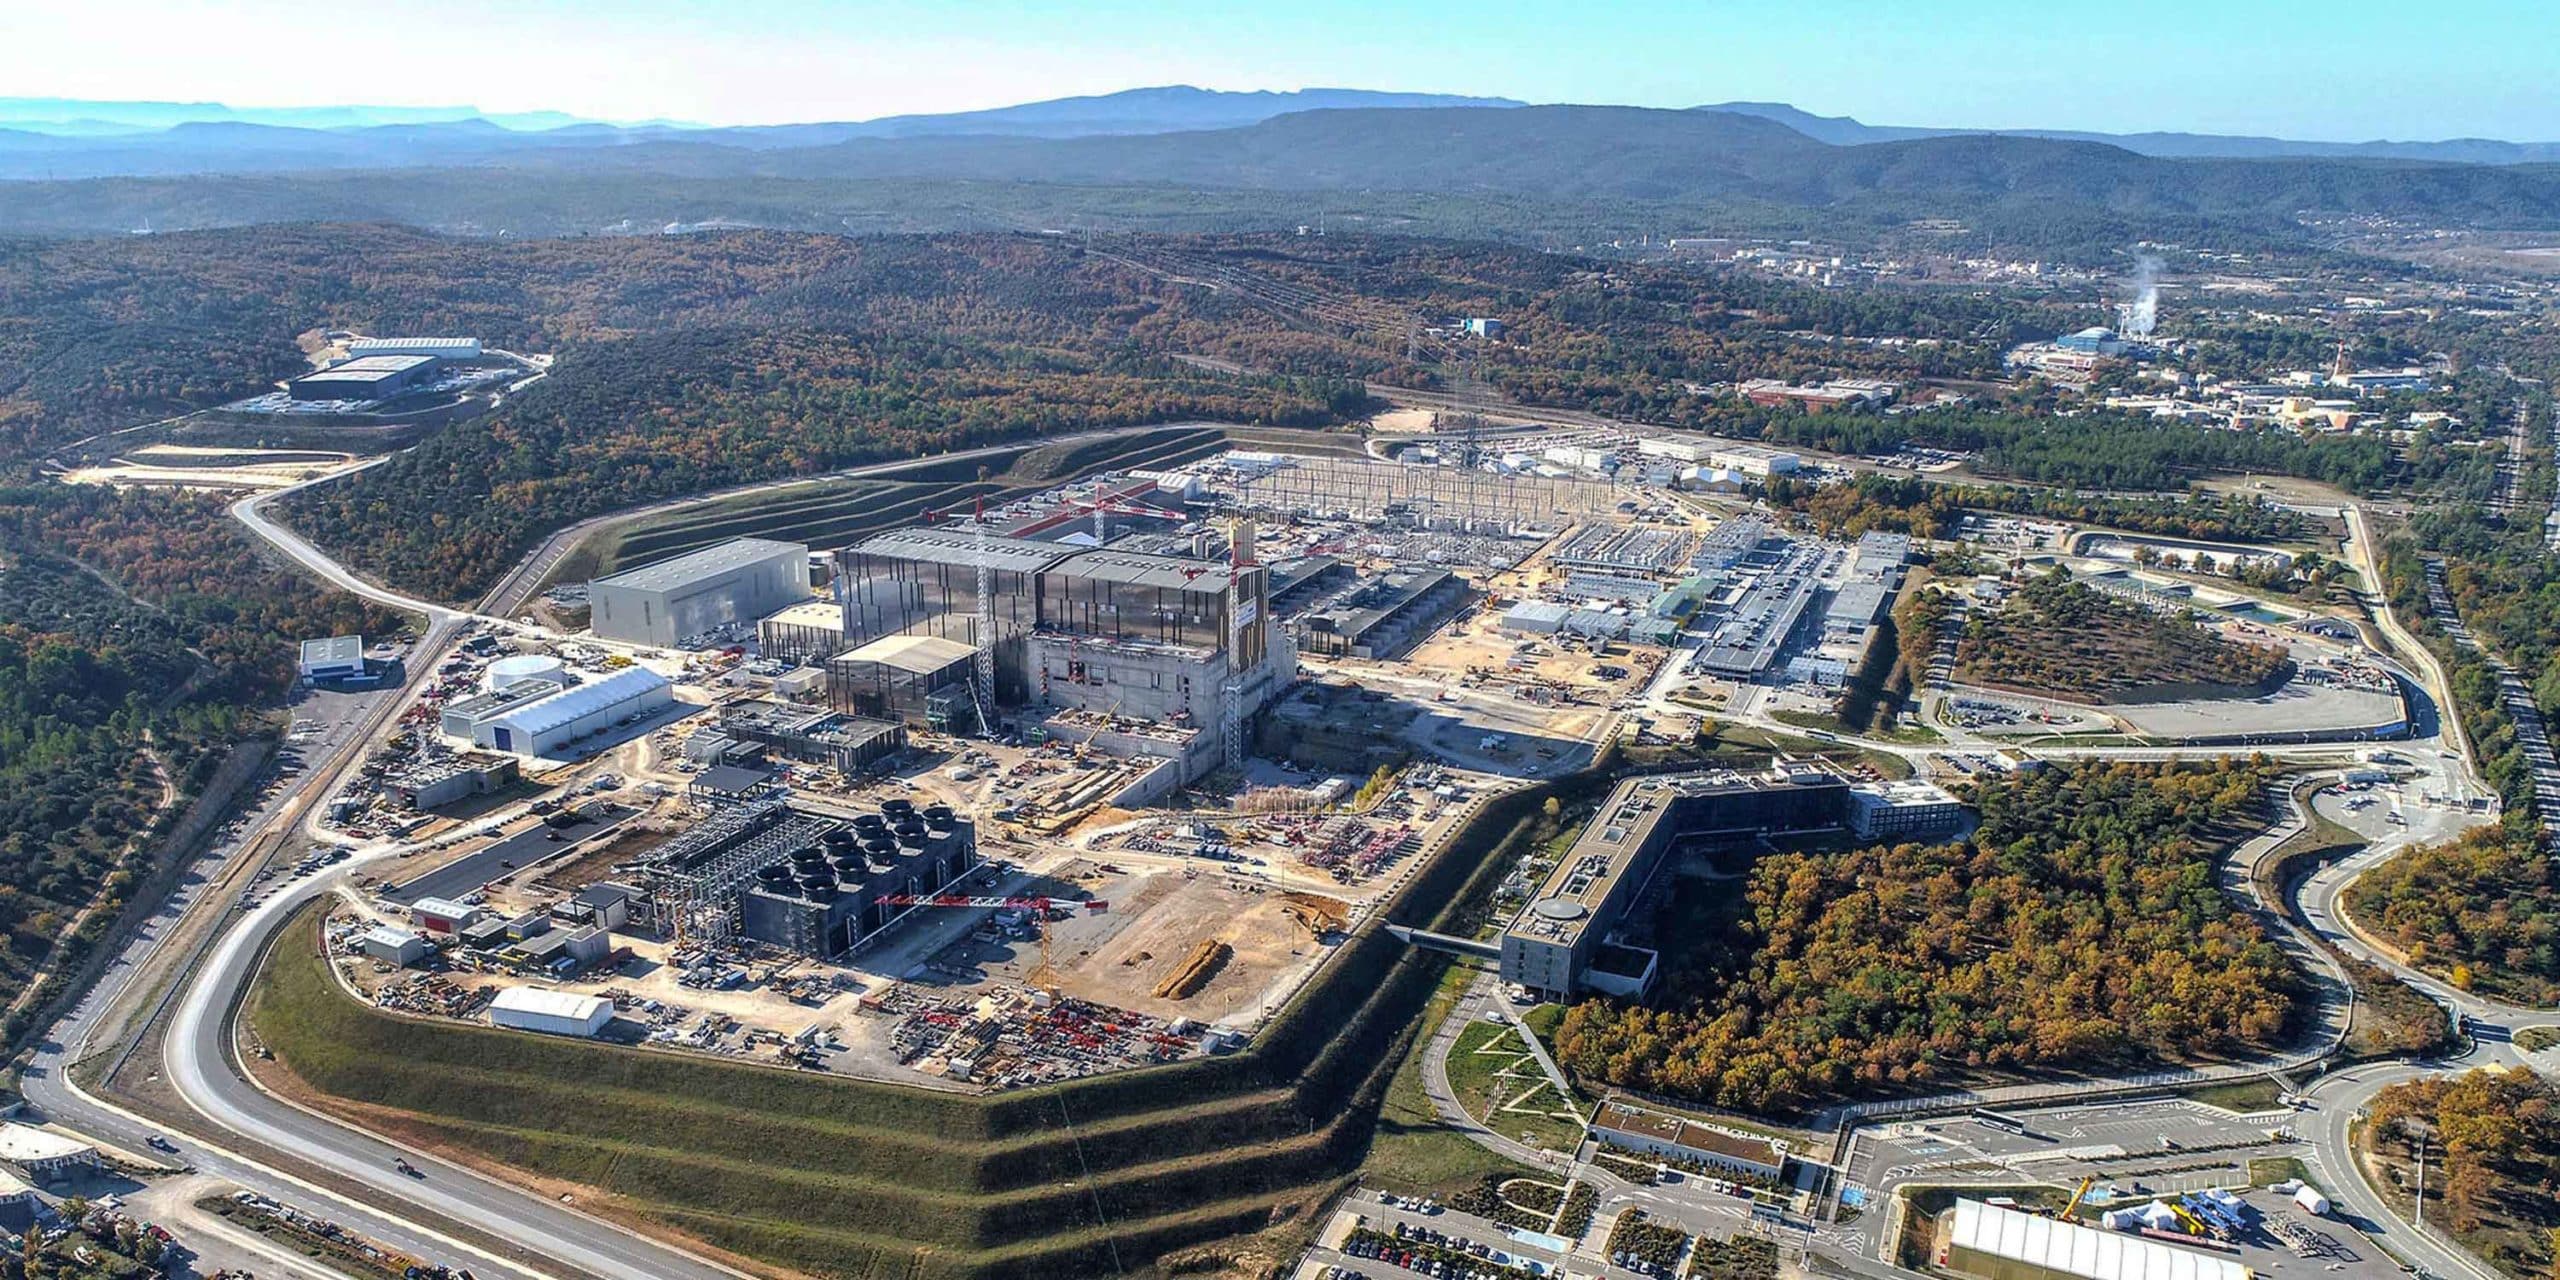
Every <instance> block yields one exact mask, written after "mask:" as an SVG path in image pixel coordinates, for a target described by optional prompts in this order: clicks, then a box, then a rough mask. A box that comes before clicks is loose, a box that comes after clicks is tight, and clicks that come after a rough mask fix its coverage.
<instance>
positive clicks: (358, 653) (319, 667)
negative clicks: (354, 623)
mask: <svg viewBox="0 0 2560 1280" xmlns="http://www.w3.org/2000/svg"><path fill="white" fill-rule="evenodd" d="M294 670H296V671H298V672H300V673H301V674H302V678H303V679H305V680H311V681H320V680H344V679H347V678H349V677H352V676H361V675H363V674H364V673H365V665H364V637H363V636H330V637H329V638H327V639H325V640H305V641H303V642H302V651H301V653H300V655H299V656H298V657H297V658H296V659H295V661H294Z"/></svg>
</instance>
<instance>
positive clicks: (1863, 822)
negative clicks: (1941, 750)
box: [1849, 779, 1964, 840]
mask: <svg viewBox="0 0 2560 1280" xmlns="http://www.w3.org/2000/svg"><path fill="white" fill-rule="evenodd" d="M1963 821H1964V805H1963V804H1961V803H1959V802H1958V801H1957V800H1956V798H1955V797H1954V796H1952V795H1949V794H1948V793H1947V789H1946V788H1944V787H1941V786H1939V785H1937V784H1936V783H1933V782H1921V781H1919V780H1918V779H1905V780H1904V781H1901V782H1862V783H1859V784H1857V785H1856V786H1853V787H1850V788H1849V833H1850V834H1851V835H1854V836H1856V837H1858V838H1859V839H1861V840H1885V839H1893V838H1895V837H1900V836H1919V835H1933V834H1936V833H1939V832H1943V831H1949V830H1952V829H1954V828H1955V827H1956V826H1958V825H1959V824H1961V823H1962V822H1963Z"/></svg>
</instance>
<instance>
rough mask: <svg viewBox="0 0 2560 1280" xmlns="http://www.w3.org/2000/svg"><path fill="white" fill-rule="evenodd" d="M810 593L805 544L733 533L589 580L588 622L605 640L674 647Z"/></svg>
mask: <svg viewBox="0 0 2560 1280" xmlns="http://www.w3.org/2000/svg"><path fill="white" fill-rule="evenodd" d="M808 597H809V548H807V547H806V546H803V545H801V544H800V543H797V542H776V541H773V540H771V539H769V538H735V539H732V540H730V541H728V542H723V543H720V544H719V545H717V546H710V547H704V548H703V549H702V550H700V551H694V552H689V553H687V554H685V555H681V556H677V557H676V558H674V559H672V560H661V561H659V562H658V563H656V564H651V565H643V566H642V567H640V568H637V569H627V570H624V571H623V572H621V573H617V574H613V575H611V576H609V577H603V578H598V579H596V580H595V581H593V582H591V583H589V584H587V599H588V603H589V606H590V611H589V620H588V625H589V626H591V627H593V628H594V629H595V633H596V634H597V635H599V636H601V637H603V638H605V639H608V640H623V641H628V642H630V643H632V644H652V645H666V646H669V647H673V646H676V645H680V644H683V643H684V642H685V641H686V640H688V639H692V638H695V637H699V636H701V635H703V634H704V633H705V632H708V631H711V630H712V629H714V628H717V627H721V626H726V625H730V624H735V623H742V622H750V621H753V620H755V619H757V618H761V617H764V616H765V615H767V614H770V613H773V612H775V611H777V610H779V609H781V608H783V607H784V606H786V605H791V604H796V603H798V602H800V601H802V600H805V599H808Z"/></svg>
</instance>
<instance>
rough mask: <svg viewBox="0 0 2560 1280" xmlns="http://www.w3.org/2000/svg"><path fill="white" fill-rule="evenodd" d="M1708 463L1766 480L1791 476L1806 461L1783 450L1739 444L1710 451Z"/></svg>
mask: <svg viewBox="0 0 2560 1280" xmlns="http://www.w3.org/2000/svg"><path fill="white" fill-rule="evenodd" d="M1707 462H1708V463H1709V464H1710V465H1712V466H1715V467H1717V468H1720V469H1722V470H1725V471H1739V472H1741V473H1742V474H1744V475H1746V476H1752V477H1755V478H1757V479H1761V480H1766V479H1768V478H1769V477H1771V476H1789V475H1794V474H1795V473H1796V469H1797V468H1798V467H1801V466H1803V465H1804V459H1802V458H1800V457H1797V456H1796V455H1795V454H1792V453H1788V452H1787V451H1785V450H1783V449H1763V448H1761V447H1759V446H1758V445H1749V444H1737V445H1728V446H1726V447H1724V448H1721V449H1714V450H1710V451H1709V452H1708V454H1707Z"/></svg>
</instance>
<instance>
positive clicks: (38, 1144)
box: [0, 1120, 98, 1183]
mask: <svg viewBox="0 0 2560 1280" xmlns="http://www.w3.org/2000/svg"><path fill="white" fill-rule="evenodd" d="M0 1164H5V1165H7V1166H9V1167H10V1168H12V1169H15V1170H17V1171H18V1172H19V1173H20V1174H22V1175H24V1176H25V1177H26V1178H27V1179H28V1180H30V1181H33V1182H38V1183H45V1182H58V1181H60V1180H62V1179H64V1178H68V1177H71V1176H73V1175H75V1174H78V1173H82V1172H84V1171H87V1170H91V1169H95V1168H97V1167H98V1149H97V1148H96V1147H93V1146H90V1145H89V1144H88V1143H85V1142H82V1141H81V1140H79V1139H78V1138H72V1137H66V1136H64V1135H62V1134H59V1133H55V1132H53V1131H52V1130H50V1129H39V1128H37V1127H35V1126H34V1125H31V1124H19V1123H18V1122H16V1121H14V1120H13V1121H10V1122H9V1123H7V1124H0Z"/></svg>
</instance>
